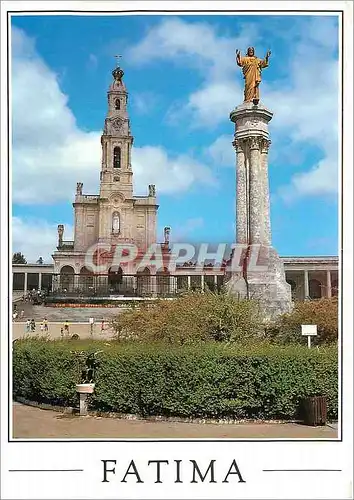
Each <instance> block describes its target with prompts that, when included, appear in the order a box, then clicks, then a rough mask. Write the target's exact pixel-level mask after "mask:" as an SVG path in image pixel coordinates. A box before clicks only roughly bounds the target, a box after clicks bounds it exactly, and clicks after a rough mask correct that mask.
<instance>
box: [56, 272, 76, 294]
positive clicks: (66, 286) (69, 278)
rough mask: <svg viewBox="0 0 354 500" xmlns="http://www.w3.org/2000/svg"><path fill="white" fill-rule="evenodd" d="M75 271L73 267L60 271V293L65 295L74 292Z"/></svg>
mask: <svg viewBox="0 0 354 500" xmlns="http://www.w3.org/2000/svg"><path fill="white" fill-rule="evenodd" d="M74 281H75V271H74V268H73V267H71V266H63V267H62V268H61V269H60V291H61V292H63V293H67V292H73V291H74Z"/></svg>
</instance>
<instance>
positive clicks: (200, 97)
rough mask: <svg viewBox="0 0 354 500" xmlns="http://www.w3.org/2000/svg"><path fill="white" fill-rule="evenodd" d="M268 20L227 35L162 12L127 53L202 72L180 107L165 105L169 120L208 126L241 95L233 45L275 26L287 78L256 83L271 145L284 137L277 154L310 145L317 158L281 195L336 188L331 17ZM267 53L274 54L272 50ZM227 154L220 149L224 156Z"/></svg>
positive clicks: (218, 120)
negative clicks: (270, 114) (267, 114)
mask: <svg viewBox="0 0 354 500" xmlns="http://www.w3.org/2000/svg"><path fill="white" fill-rule="evenodd" d="M268 21H269V22H267V25H264V27H263V28H261V29H260V30H259V27H257V28H256V27H255V26H254V25H252V24H251V25H250V24H248V25H244V26H243V27H242V30H241V31H240V32H239V33H237V37H231V36H228V35H227V34H223V35H220V34H219V33H218V30H217V28H215V27H214V26H211V25H210V24H207V23H194V22H189V21H185V20H181V19H175V18H166V19H164V20H163V21H162V22H161V23H160V24H159V25H157V26H154V27H153V28H152V29H151V30H150V31H149V32H148V34H147V35H146V37H145V38H144V39H143V40H142V41H140V42H139V43H138V44H137V45H136V46H135V47H133V48H132V49H131V51H130V57H131V60H132V62H135V63H139V64H143V63H145V64H148V63H150V62H151V61H152V60H154V59H164V60H166V59H167V60H169V61H172V62H174V63H177V64H179V63H181V64H182V63H183V64H189V65H192V66H193V67H194V68H195V69H197V70H198V72H199V73H200V75H201V77H202V83H201V86H200V88H198V89H196V90H195V91H193V92H192V93H191V94H190V95H189V96H188V97H187V98H186V100H185V102H184V104H183V105H181V104H180V103H179V104H178V107H177V106H175V107H174V106H172V108H173V109H174V113H173V118H174V120H173V122H174V123H178V120H177V119H176V118H177V117H179V118H180V119H186V118H188V120H189V123H190V126H191V127H192V128H193V127H194V128H195V127H200V128H205V127H213V126H214V127H215V126H217V125H219V124H220V123H222V122H224V121H225V120H227V116H228V114H229V112H230V110H231V109H233V108H234V107H235V105H237V104H238V103H240V102H241V101H242V87H243V80H242V78H241V74H240V70H239V68H237V67H236V64H235V48H236V47H238V48H244V47H247V45H249V44H250V43H251V40H252V45H257V43H258V42H259V40H262V38H263V36H264V33H261V32H260V31H264V30H265V32H266V31H267V30H268V32H271V31H272V25H273V24H274V25H277V29H276V35H277V38H278V41H279V43H281V40H283V42H284V43H283V47H289V50H288V57H287V58H286V59H285V60H284V61H282V63H283V70H284V72H287V76H286V77H283V79H282V80H281V81H277V82H272V83H268V82H267V78H266V77H264V81H263V83H262V89H261V98H262V100H263V101H264V102H265V104H266V106H267V107H269V108H271V109H272V110H273V111H274V112H275V116H274V119H273V120H272V122H271V130H272V141H273V146H272V147H273V148H274V147H277V151H276V156H277V159H278V160H280V158H281V157H282V152H281V150H279V149H280V147H281V143H282V142H284V140H285V141H287V142H288V143H289V142H290V144H289V145H288V146H287V151H286V152H284V157H289V156H290V157H291V156H293V157H295V156H297V157H298V156H299V155H298V151H299V150H301V149H302V148H303V147H304V146H309V145H310V146H314V147H316V148H318V149H319V150H320V151H321V152H322V159H321V160H320V161H319V162H317V163H314V164H313V165H311V166H310V167H309V169H308V171H307V172H298V173H297V174H296V175H294V177H293V178H292V179H291V181H290V184H289V185H288V186H285V187H283V188H282V189H281V193H282V194H283V195H284V196H286V197H287V198H289V197H291V198H296V197H299V196H303V195H309V196H313V195H323V194H326V195H327V194H329V193H332V194H336V192H337V168H338V166H337V163H338V160H337V137H338V131H337V101H338V99H337V95H338V82H337V74H338V61H337V55H336V54H335V51H336V47H337V37H338V33H337V27H336V21H335V19H334V18H333V17H325V16H321V17H308V18H307V19H306V20H305V19H304V18H301V19H299V18H296V19H294V22H293V26H292V27H291V28H290V29H286V30H285V29H284V27H283V26H282V24H281V19H279V18H272V17H269V18H268ZM279 23H280V24H279ZM264 43H265V40H262V44H264ZM274 57H277V55H276V54H273V55H272V58H274ZM272 58H271V64H272ZM178 109H179V111H178ZM170 114H171V113H170ZM170 121H171V120H170ZM218 141H219V143H218ZM222 141H224V144H225V140H224V139H217V140H216V141H215V143H214V144H213V145H211V146H210V153H211V154H213V152H214V155H216V157H219V162H220V154H221V146H222V144H223V142H222ZM277 145H278V146H277ZM229 150H231V148H230V147H229ZM231 151H232V150H231ZM229 152H230V151H228V152H227V153H226V152H225V155H226V156H228V153H229ZM292 152H293V153H292ZM273 157H274V154H273ZM222 161H223V160H222V159H221V162H222Z"/></svg>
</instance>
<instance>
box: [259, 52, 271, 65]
mask: <svg viewBox="0 0 354 500" xmlns="http://www.w3.org/2000/svg"><path fill="white" fill-rule="evenodd" d="M270 54H271V52H270V50H268V51H267V53H266V56H265V58H264V59H263V60H262V62H261V68H266V67H267V66H268V65H269V57H270Z"/></svg>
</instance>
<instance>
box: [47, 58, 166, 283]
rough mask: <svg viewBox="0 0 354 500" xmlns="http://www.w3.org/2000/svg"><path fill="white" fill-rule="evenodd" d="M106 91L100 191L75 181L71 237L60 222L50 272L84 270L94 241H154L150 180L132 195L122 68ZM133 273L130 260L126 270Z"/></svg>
mask: <svg viewBox="0 0 354 500" xmlns="http://www.w3.org/2000/svg"><path fill="white" fill-rule="evenodd" d="M112 75H113V82H112V84H111V85H110V88H109V90H108V111H107V115H106V119H105V123H104V130H103V134H102V136H101V147H102V155H101V157H102V160H101V172H100V191H99V194H94V195H93V194H85V193H84V191H83V184H82V183H81V182H78V183H77V187H76V195H75V202H74V203H73V206H74V216H75V217H74V218H75V223H74V240H73V241H65V239H64V237H63V236H64V226H63V225H62V224H59V225H58V246H57V251H55V252H54V254H53V260H54V273H57V274H60V273H62V274H63V271H64V274H65V271H67V274H80V273H81V274H83V273H85V272H86V273H89V272H90V270H89V269H86V268H85V255H86V251H87V250H88V249H89V248H90V247H91V246H92V245H94V244H96V243H99V244H107V245H109V246H110V247H111V248H114V247H115V246H116V245H122V244H125V245H126V244H135V245H136V246H137V247H138V248H139V250H140V251H141V252H144V251H146V249H147V248H149V247H150V245H151V244H152V243H155V242H156V218H157V209H158V205H157V204H156V191H155V186H154V185H152V184H151V185H149V186H147V195H146V196H134V194H133V171H132V166H131V150H132V145H133V140H134V138H133V136H132V133H131V128H130V120H129V115H128V110H127V106H128V92H127V89H126V87H125V84H124V82H123V76H124V72H123V70H122V69H121V68H120V67H117V68H115V69H114V71H113V72H112ZM125 272H126V273H128V274H134V273H135V272H136V269H135V268H134V263H133V262H132V263H130V264H129V265H128V267H127V268H126V269H125Z"/></svg>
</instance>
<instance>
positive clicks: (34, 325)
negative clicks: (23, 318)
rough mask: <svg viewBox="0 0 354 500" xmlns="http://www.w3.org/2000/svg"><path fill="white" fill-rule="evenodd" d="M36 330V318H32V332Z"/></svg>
mask: <svg viewBox="0 0 354 500" xmlns="http://www.w3.org/2000/svg"><path fill="white" fill-rule="evenodd" d="M35 331H36V323H35V321H34V319H31V332H32V333H33V332H35Z"/></svg>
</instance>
